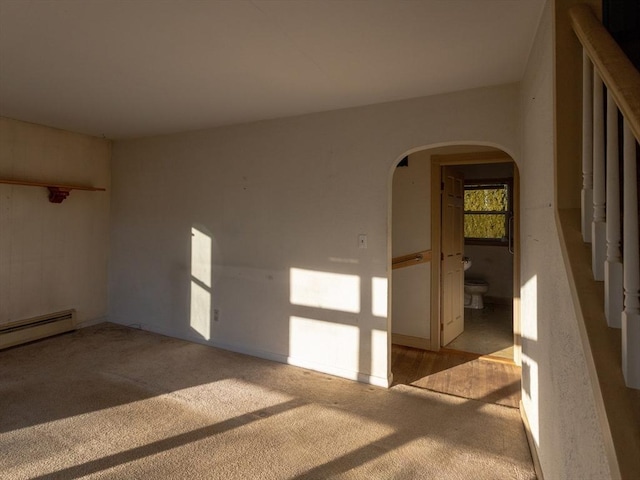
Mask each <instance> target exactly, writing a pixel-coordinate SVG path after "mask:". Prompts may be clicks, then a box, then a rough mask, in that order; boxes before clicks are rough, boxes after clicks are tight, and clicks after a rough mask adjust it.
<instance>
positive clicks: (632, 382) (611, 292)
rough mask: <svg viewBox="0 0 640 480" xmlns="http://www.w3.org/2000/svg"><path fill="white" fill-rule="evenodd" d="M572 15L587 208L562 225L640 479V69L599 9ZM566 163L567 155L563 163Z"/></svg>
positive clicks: (613, 458) (577, 299)
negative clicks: (577, 49)
mask: <svg viewBox="0 0 640 480" xmlns="http://www.w3.org/2000/svg"><path fill="white" fill-rule="evenodd" d="M568 15H569V17H570V24H571V28H572V29H573V32H574V34H575V37H576V38H577V39H578V40H579V42H580V46H581V47H580V48H581V50H582V54H581V56H582V58H581V64H582V95H581V97H582V109H581V112H580V110H577V111H575V112H570V113H571V114H575V115H576V117H578V118H576V120H577V121H578V122H579V121H580V119H579V117H580V116H581V117H582V122H581V123H582V128H581V135H580V136H581V140H579V141H581V146H582V148H581V154H582V158H581V170H582V172H581V175H582V179H581V180H582V182H581V184H582V185H581V208H580V210H579V211H578V210H577V209H572V208H560V209H559V210H558V223H559V226H560V233H561V243H562V247H563V251H564V255H565V261H566V264H567V271H568V273H569V276H570V283H571V289H572V295H573V300H574V305H575V307H576V311H577V312H578V315H579V317H580V318H581V322H580V329H581V335H582V340H583V344H584V350H585V352H586V353H587V368H588V370H589V371H590V373H591V377H592V383H593V388H594V398H595V399H596V406H597V408H598V410H599V412H600V421H601V428H602V431H603V432H604V434H605V437H607V444H608V451H607V454H608V456H609V459H610V462H609V463H610V465H617V466H618V467H619V474H620V478H636V477H637V474H638V471H640V459H639V458H638V457H639V456H638V452H640V296H639V295H640V261H639V258H640V252H639V250H640V240H639V236H638V224H639V217H638V153H640V150H639V148H638V139H640V73H639V72H638V70H637V69H636V68H635V67H634V66H633V64H632V63H631V61H630V60H629V59H628V58H627V56H626V55H625V54H624V52H623V51H622V50H621V48H620V47H619V46H618V44H616V42H615V41H614V39H613V38H612V37H611V35H610V34H609V33H608V32H607V30H606V29H605V28H604V27H603V26H602V24H601V22H600V21H599V20H598V18H597V17H596V15H595V14H594V13H593V11H592V10H591V8H590V7H589V6H587V5H583V4H577V5H574V6H572V7H571V8H570V9H569V11H568ZM578 55H580V54H579V53H578ZM576 60H577V58H576ZM579 64H580V62H576V63H575V65H579ZM560 100H561V99H560ZM559 105H561V102H559ZM565 107H566V104H565ZM559 108H562V106H560V107H559ZM562 118H564V119H566V117H562ZM563 131H564V132H567V131H568V129H566V128H565V129H564V130H563ZM571 138H574V139H575V140H576V141H578V139H577V138H575V137H571ZM577 158H578V157H577V156H576V159H577ZM566 160H567V158H566V156H564V157H563V156H562V155H561V156H560V157H559V159H558V162H561V161H566ZM563 172H566V170H563ZM576 173H577V172H576ZM564 178H565V179H566V177H564ZM561 181H562V178H559V182H561ZM561 188H562V185H559V186H558V189H561ZM576 193H577V191H576Z"/></svg>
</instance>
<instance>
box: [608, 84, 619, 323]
mask: <svg viewBox="0 0 640 480" xmlns="http://www.w3.org/2000/svg"><path fill="white" fill-rule="evenodd" d="M619 164H620V161H619V157H618V107H617V106H616V104H615V101H614V100H613V96H612V95H611V92H609V91H607V191H606V195H607V206H606V210H607V223H606V225H607V260H606V262H605V268H604V313H605V316H606V318H607V324H608V325H609V326H610V327H615V328H620V326H621V316H620V314H621V313H622V299H623V296H624V294H623V291H622V256H621V255H620V172H619V170H618V168H619Z"/></svg>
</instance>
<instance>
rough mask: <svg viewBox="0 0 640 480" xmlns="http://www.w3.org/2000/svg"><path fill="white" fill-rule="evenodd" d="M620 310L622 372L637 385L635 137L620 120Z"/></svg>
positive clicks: (639, 243)
mask: <svg viewBox="0 0 640 480" xmlns="http://www.w3.org/2000/svg"><path fill="white" fill-rule="evenodd" d="M623 153H624V161H623V165H624V170H623V172H624V175H623V177H624V185H623V190H624V208H623V210H624V218H623V222H624V223H623V232H624V235H623V250H624V261H623V266H624V267H623V268H624V274H623V275H624V310H623V312H622V372H623V373H624V379H625V382H626V383H627V386H628V387H632V388H640V258H639V257H640V252H639V250H640V240H639V238H638V183H637V176H636V175H637V166H636V139H635V138H634V136H633V134H632V133H631V129H630V128H629V125H628V124H627V121H626V120H625V122H624V150H623Z"/></svg>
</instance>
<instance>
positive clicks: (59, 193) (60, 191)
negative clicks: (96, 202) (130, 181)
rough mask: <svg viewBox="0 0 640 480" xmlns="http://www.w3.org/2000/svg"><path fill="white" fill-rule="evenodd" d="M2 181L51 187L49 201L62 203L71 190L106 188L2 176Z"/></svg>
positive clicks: (92, 190)
mask: <svg viewBox="0 0 640 480" xmlns="http://www.w3.org/2000/svg"><path fill="white" fill-rule="evenodd" d="M0 183H4V184H8V185H23V186H27V187H44V188H47V189H49V201H50V202H51V203H62V201H63V200H64V199H65V198H67V197H68V196H69V193H70V192H71V190H88V191H91V192H104V191H106V188H100V187H89V186H86V185H62V184H59V183H48V182H31V181H27V180H9V179H3V178H0Z"/></svg>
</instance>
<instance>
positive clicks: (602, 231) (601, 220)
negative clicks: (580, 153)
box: [591, 70, 607, 281]
mask: <svg viewBox="0 0 640 480" xmlns="http://www.w3.org/2000/svg"><path fill="white" fill-rule="evenodd" d="M602 94H603V84H602V78H601V77H600V75H599V74H598V72H596V71H595V70H594V72H593V223H592V224H591V242H592V243H591V269H592V271H593V278H594V279H595V280H600V281H602V280H604V261H605V259H606V246H607V238H606V233H607V229H606V224H605V221H606V218H605V207H604V204H605V200H606V199H605V185H604V171H605V162H604V105H603V95H602Z"/></svg>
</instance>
